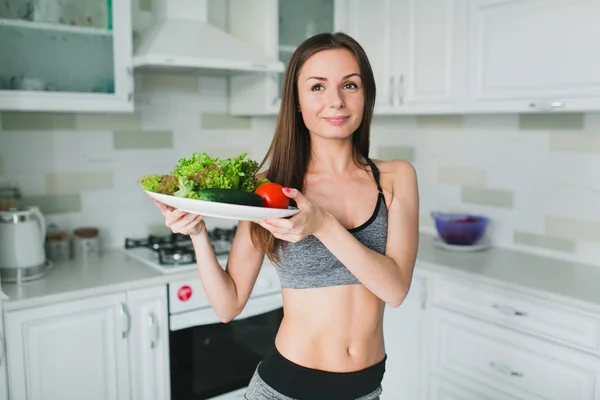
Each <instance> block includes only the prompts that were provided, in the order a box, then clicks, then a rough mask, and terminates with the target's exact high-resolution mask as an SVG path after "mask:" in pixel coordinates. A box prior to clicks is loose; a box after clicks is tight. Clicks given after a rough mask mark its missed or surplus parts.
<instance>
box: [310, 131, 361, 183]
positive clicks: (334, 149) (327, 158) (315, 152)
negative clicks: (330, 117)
mask: <svg viewBox="0 0 600 400" xmlns="http://www.w3.org/2000/svg"><path fill="white" fill-rule="evenodd" d="M353 152H354V150H353V146H352V137H348V138H347V139H342V140H335V139H324V138H320V137H314V136H313V137H312V138H311V157H310V163H309V165H308V171H309V172H325V173H331V174H336V175H337V174H343V173H345V172H347V171H348V170H349V169H351V168H352V167H353V166H354V154H353Z"/></svg>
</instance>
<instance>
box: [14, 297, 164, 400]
mask: <svg viewBox="0 0 600 400" xmlns="http://www.w3.org/2000/svg"><path fill="white" fill-rule="evenodd" d="M167 321H168V318H167V293H166V287H165V286H159V287H155V288H149V289H138V290H131V291H127V292H120V293H115V294H109V295H103V296H97V297H90V298H85V299H78V300H74V301H69V302H63V303H57V304H52V305H48V306H41V307H35V308H29V309H23V310H16V311H8V312H6V313H5V322H6V341H7V346H6V347H7V357H8V376H9V383H10V385H9V389H10V398H11V399H19V400H37V399H90V400H129V399H133V400H136V399H144V400H151V399H157V400H158V399H160V400H163V399H169V398H170V375H169V357H168V351H169V347H168V346H169V344H168V343H169V341H168V326H167Z"/></svg>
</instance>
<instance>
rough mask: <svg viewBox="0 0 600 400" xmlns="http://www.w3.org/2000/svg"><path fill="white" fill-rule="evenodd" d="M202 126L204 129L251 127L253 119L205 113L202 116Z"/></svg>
mask: <svg viewBox="0 0 600 400" xmlns="http://www.w3.org/2000/svg"><path fill="white" fill-rule="evenodd" d="M200 127H201V128H202V129H250V128H251V127H252V120H251V119H250V118H249V117H234V116H231V115H227V114H213V113H204V114H202V116H201V120H200Z"/></svg>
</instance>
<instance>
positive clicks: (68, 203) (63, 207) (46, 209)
mask: <svg viewBox="0 0 600 400" xmlns="http://www.w3.org/2000/svg"><path fill="white" fill-rule="evenodd" d="M21 204H22V205H23V206H25V207H27V206H38V207H39V208H40V211H41V212H42V213H43V214H46V215H50V214H63V213H73V212H80V211H81V197H80V196H79V194H78V193H77V194H59V195H46V196H31V197H24V198H23V199H22V200H21Z"/></svg>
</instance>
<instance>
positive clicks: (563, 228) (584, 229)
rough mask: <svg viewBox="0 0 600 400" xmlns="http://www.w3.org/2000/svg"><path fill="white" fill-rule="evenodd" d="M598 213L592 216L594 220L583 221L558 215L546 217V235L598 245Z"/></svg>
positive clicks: (599, 236) (599, 223)
mask: <svg viewBox="0 0 600 400" xmlns="http://www.w3.org/2000/svg"><path fill="white" fill-rule="evenodd" d="M599 214H600V213H598V212H596V213H595V214H592V215H594V216H596V218H595V219H589V220H583V219H577V218H569V217H563V216H558V215H547V216H546V220H545V226H546V233H547V234H549V235H553V236H558V237H562V238H567V239H574V240H584V241H592V242H599V245H600V215H599Z"/></svg>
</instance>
